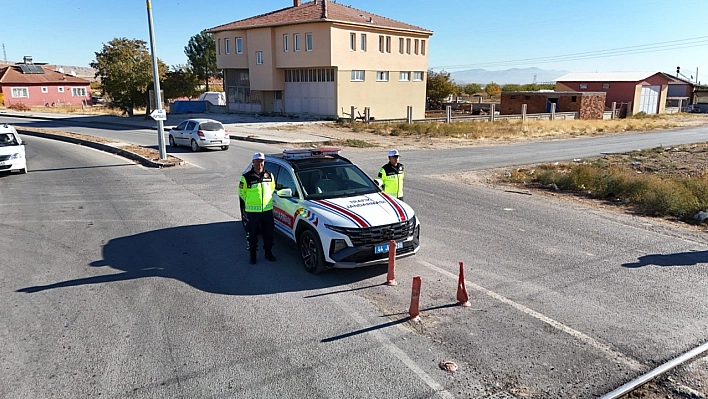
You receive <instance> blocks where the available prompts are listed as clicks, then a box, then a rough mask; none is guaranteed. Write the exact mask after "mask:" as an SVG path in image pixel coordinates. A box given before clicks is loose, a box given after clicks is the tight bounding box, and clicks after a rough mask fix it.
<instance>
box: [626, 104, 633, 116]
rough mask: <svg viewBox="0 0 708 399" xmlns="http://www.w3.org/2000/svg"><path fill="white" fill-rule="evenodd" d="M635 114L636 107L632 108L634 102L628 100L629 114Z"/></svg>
mask: <svg viewBox="0 0 708 399" xmlns="http://www.w3.org/2000/svg"><path fill="white" fill-rule="evenodd" d="M632 115H634V108H632V102H631V101H627V116H632Z"/></svg>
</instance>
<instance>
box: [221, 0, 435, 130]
mask: <svg viewBox="0 0 708 399" xmlns="http://www.w3.org/2000/svg"><path fill="white" fill-rule="evenodd" d="M209 32H211V33H213V34H214V38H215V41H216V46H217V66H218V67H219V68H220V69H222V70H223V71H224V87H225V90H226V97H227V107H228V108H229V110H231V111H234V112H260V113H285V114H294V115H311V116H319V117H331V118H349V117H350V114H351V108H352V107H355V116H357V117H358V116H363V115H364V110H365V109H366V108H368V109H369V113H370V116H371V117H373V118H375V119H395V118H405V117H406V116H407V112H408V107H412V112H413V118H414V119H422V118H424V117H425V93H426V87H425V86H426V78H427V76H426V75H427V68H428V51H429V49H428V44H429V38H430V36H431V35H432V32H431V31H428V30H425V29H423V28H419V27H415V26H412V25H408V24H405V23H402V22H398V21H395V20H392V19H388V18H385V17H381V16H378V15H374V14H370V13H367V12H365V11H362V10H357V9H355V8H352V7H348V6H344V5H341V4H337V3H332V2H329V1H327V0H315V1H311V2H308V3H301V2H300V1H299V0H294V1H293V3H292V7H288V8H284V9H282V10H278V11H274V12H272V13H268V14H264V15H261V16H256V17H253V18H248V19H245V20H241V21H236V22H233V23H230V24H226V25H221V26H218V27H215V28H212V29H210V30H209Z"/></svg>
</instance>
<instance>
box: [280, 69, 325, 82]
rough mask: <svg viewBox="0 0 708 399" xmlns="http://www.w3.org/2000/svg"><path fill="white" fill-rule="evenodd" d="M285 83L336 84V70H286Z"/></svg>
mask: <svg viewBox="0 0 708 399" xmlns="http://www.w3.org/2000/svg"><path fill="white" fill-rule="evenodd" d="M285 82H287V83H291V82H334V69H331V68H320V69H286V70H285Z"/></svg>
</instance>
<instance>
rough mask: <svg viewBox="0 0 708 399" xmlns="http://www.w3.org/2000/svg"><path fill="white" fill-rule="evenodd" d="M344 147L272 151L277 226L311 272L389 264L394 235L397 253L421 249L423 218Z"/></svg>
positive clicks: (267, 166)
mask: <svg viewBox="0 0 708 399" xmlns="http://www.w3.org/2000/svg"><path fill="white" fill-rule="evenodd" d="M339 152H340V150H339V149H338V148H330V147H327V148H316V149H296V150H285V151H283V153H282V154H275V155H266V157H265V169H266V170H267V171H268V172H270V173H271V175H272V176H273V177H274V178H275V182H276V185H275V193H274V195H273V218H274V220H275V230H276V231H278V232H280V233H282V234H283V235H285V236H286V237H288V238H289V239H290V240H292V241H294V242H295V243H296V244H297V246H298V248H299V249H300V255H301V256H302V261H303V264H304V266H305V269H306V270H307V271H308V272H310V273H321V272H323V271H325V270H327V269H329V268H333V267H334V268H353V267H359V266H366V265H373V264H380V263H386V262H387V261H388V251H389V242H390V241H391V240H395V242H396V248H395V251H396V258H403V257H407V256H410V255H414V254H416V253H417V252H418V249H419V248H420V223H419V222H418V219H417V218H416V216H415V212H414V211H413V209H412V208H411V207H410V206H409V205H408V204H406V203H404V202H402V201H399V200H397V199H396V198H393V197H391V196H390V195H388V194H386V193H384V192H383V191H382V190H381V189H380V182H375V181H372V180H371V178H369V177H368V176H367V175H366V173H364V172H363V171H362V170H361V169H359V168H358V167H357V166H356V165H354V164H353V163H352V162H351V161H349V160H348V159H346V158H344V157H342V156H341V155H339ZM245 216H246V215H245V213H244V211H243V206H242V208H241V218H242V220H246V219H245Z"/></svg>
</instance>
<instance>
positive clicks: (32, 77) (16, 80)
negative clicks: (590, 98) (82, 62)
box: [0, 66, 91, 86]
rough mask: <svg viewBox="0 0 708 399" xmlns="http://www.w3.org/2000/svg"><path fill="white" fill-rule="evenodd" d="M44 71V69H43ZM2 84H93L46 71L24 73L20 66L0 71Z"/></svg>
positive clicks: (49, 70)
mask: <svg viewBox="0 0 708 399" xmlns="http://www.w3.org/2000/svg"><path fill="white" fill-rule="evenodd" d="M43 69H44V68H43ZM0 83H4V84H53V83H60V84H64V83H78V84H81V85H85V86H88V85H89V84H91V82H89V81H88V80H86V79H81V78H77V77H75V76H71V75H66V74H63V73H59V72H56V71H53V70H51V69H44V73H22V70H21V69H20V67H19V66H8V67H5V68H3V69H0Z"/></svg>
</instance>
